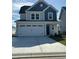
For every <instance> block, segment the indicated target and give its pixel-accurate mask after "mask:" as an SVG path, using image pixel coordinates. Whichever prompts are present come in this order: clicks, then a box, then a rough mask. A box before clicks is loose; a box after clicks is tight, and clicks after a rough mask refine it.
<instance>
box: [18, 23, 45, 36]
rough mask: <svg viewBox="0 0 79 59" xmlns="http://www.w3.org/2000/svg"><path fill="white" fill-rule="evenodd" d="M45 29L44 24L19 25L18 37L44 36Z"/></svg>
mask: <svg viewBox="0 0 79 59" xmlns="http://www.w3.org/2000/svg"><path fill="white" fill-rule="evenodd" d="M45 33H46V27H45V25H44V24H26V25H25V24H19V25H18V29H17V34H18V36H45V35H46V34H45Z"/></svg>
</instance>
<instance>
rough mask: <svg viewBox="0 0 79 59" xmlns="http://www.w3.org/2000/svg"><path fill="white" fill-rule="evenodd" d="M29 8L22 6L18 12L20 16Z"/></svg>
mask: <svg viewBox="0 0 79 59" xmlns="http://www.w3.org/2000/svg"><path fill="white" fill-rule="evenodd" d="M29 7H31V6H22V7H21V9H20V11H19V14H22V13H25V11H26V10H27V9H28V8H29Z"/></svg>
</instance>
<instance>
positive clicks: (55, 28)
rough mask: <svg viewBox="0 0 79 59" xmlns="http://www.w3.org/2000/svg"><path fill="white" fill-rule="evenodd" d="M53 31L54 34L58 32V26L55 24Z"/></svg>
mask: <svg viewBox="0 0 79 59" xmlns="http://www.w3.org/2000/svg"><path fill="white" fill-rule="evenodd" d="M54 32H55V33H56V34H58V26H57V24H54Z"/></svg>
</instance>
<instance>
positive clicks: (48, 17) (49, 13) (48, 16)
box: [48, 12, 53, 20]
mask: <svg viewBox="0 0 79 59" xmlns="http://www.w3.org/2000/svg"><path fill="white" fill-rule="evenodd" d="M49 14H51V15H52V19H50V18H49ZM48 20H53V12H48Z"/></svg>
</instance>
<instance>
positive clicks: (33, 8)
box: [29, 2, 48, 11]
mask: <svg viewBox="0 0 79 59" xmlns="http://www.w3.org/2000/svg"><path fill="white" fill-rule="evenodd" d="M40 4H43V7H41V6H40ZM46 7H48V5H47V4H46V3H44V2H39V3H37V4H36V5H35V6H33V7H32V8H31V9H30V10H29V11H43V10H44V9H45V8H46Z"/></svg>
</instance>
